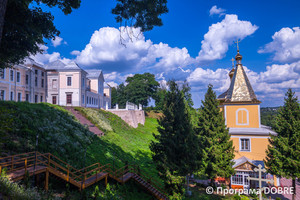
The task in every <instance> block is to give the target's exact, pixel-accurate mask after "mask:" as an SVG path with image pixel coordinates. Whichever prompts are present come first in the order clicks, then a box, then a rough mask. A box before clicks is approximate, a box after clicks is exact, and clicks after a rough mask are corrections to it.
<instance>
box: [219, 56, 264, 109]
mask: <svg viewBox="0 0 300 200" xmlns="http://www.w3.org/2000/svg"><path fill="white" fill-rule="evenodd" d="M235 58H236V61H237V65H236V68H235V70H234V74H233V77H232V79H231V83H230V87H229V89H228V90H227V91H226V92H224V93H223V94H221V95H220V96H219V97H218V98H219V99H220V100H224V101H225V103H230V102H235V103H238V102H249V103H250V102H251V103H260V101H258V100H257V98H256V95H255V93H254V91H253V89H252V86H251V84H250V81H249V79H248V77H247V75H246V73H245V70H244V68H243V65H242V64H241V62H240V61H241V59H242V55H241V54H240V53H239V52H238V53H237V55H236V57H235Z"/></svg>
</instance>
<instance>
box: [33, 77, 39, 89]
mask: <svg viewBox="0 0 300 200" xmlns="http://www.w3.org/2000/svg"><path fill="white" fill-rule="evenodd" d="M34 85H35V86H36V87H37V86H38V78H37V77H35V79H34Z"/></svg>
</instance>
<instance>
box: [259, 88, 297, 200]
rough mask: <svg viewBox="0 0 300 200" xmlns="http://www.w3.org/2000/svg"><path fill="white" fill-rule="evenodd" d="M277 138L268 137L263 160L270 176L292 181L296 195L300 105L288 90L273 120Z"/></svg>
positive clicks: (293, 94)
mask: <svg viewBox="0 0 300 200" xmlns="http://www.w3.org/2000/svg"><path fill="white" fill-rule="evenodd" d="M274 130H275V131H276V132H277V133H278V135H277V136H272V135H271V136H270V137H271V138H270V139H269V142H270V145H269V146H268V149H267V151H266V153H267V158H266V160H265V163H266V167H267V169H268V171H269V172H270V173H272V174H275V175H279V176H282V177H286V178H292V179H293V187H294V189H295V193H294V195H293V200H295V198H296V197H295V196H296V195H295V194H296V187H295V186H296V178H297V177H298V178H299V177H300V105H299V101H298V98H297V97H295V92H293V91H292V90H291V89H288V91H287V93H286V98H285V99H284V105H283V107H281V108H280V109H279V112H278V115H277V117H276V119H275V127H274Z"/></svg>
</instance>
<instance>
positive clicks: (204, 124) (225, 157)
mask: <svg viewBox="0 0 300 200" xmlns="http://www.w3.org/2000/svg"><path fill="white" fill-rule="evenodd" d="M212 88H213V86H212V85H209V86H208V90H207V92H206V94H205V99H204V101H202V106H201V108H200V110H199V121H198V126H197V128H195V132H196V134H197V136H198V139H199V145H198V148H199V149H198V150H199V151H198V156H199V161H200V162H201V166H202V167H201V169H202V171H201V172H203V173H204V174H205V175H206V176H207V177H208V178H210V179H211V180H212V182H213V180H214V179H215V178H216V177H217V176H220V177H226V178H228V177H230V176H231V175H232V174H233V173H234V169H233V168H232V165H233V164H234V163H233V161H232V160H233V158H234V147H233V144H232V141H231V140H230V135H229V133H228V132H229V131H228V128H226V126H225V122H224V118H223V114H222V112H220V109H219V107H218V106H219V102H218V100H217V99H216V93H215V92H214V91H213V89H212Z"/></svg>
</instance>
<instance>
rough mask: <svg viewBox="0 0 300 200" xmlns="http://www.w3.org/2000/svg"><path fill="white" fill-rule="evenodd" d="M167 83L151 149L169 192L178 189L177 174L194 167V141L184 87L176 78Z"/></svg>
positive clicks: (178, 190) (185, 173)
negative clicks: (161, 111) (161, 115)
mask: <svg viewBox="0 0 300 200" xmlns="http://www.w3.org/2000/svg"><path fill="white" fill-rule="evenodd" d="M168 85H169V91H167V93H166V97H165V101H164V105H163V114H164V117H163V118H161V119H160V120H159V125H160V126H159V128H158V131H159V134H158V135H154V136H155V139H156V140H157V141H156V142H152V143H151V145H150V149H151V151H152V152H153V160H154V162H155V163H156V164H157V169H158V171H159V175H160V177H161V178H162V179H163V180H164V182H165V186H166V189H167V190H168V191H169V192H170V193H171V192H181V191H180V188H181V187H180V186H179V185H180V184H181V182H180V181H179V182H178V177H180V176H185V175H188V174H189V173H192V172H194V171H195V170H196V168H197V164H196V155H195V153H194V150H195V148H196V145H197V144H196V142H195V141H196V140H195V139H196V136H195V134H194V133H193V129H192V126H191V123H190V118H191V116H190V113H189V109H188V107H189V105H188V103H187V101H186V99H185V95H184V90H185V89H180V88H179V86H178V85H177V84H176V82H175V81H169V82H168ZM185 86H186V85H183V87H185ZM176 177H177V178H176ZM174 189H175V191H174Z"/></svg>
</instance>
